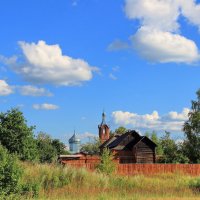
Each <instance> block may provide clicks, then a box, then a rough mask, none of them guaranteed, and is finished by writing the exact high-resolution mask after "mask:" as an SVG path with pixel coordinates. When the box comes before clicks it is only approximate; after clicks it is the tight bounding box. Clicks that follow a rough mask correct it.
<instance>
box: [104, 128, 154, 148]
mask: <svg viewBox="0 0 200 200" xmlns="http://www.w3.org/2000/svg"><path fill="white" fill-rule="evenodd" d="M140 141H144V142H146V143H148V144H149V145H150V146H152V147H156V146H157V145H156V144H155V143H154V142H153V141H152V140H150V139H149V138H148V137H146V136H141V135H140V134H139V133H138V132H136V131H134V130H132V131H127V132H126V133H124V134H122V135H115V136H113V137H111V138H110V139H108V140H107V141H105V142H104V143H103V144H102V145H101V146H100V148H109V149H113V150H128V149H129V150H131V149H132V148H133V147H134V146H137V144H138V143H139V142H140Z"/></svg>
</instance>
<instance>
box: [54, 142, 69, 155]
mask: <svg viewBox="0 0 200 200" xmlns="http://www.w3.org/2000/svg"><path fill="white" fill-rule="evenodd" d="M51 144H52V146H53V147H54V149H55V150H56V153H57V155H62V154H69V152H68V151H67V150H65V144H64V143H63V142H61V141H60V140H59V139H53V140H52V142H51Z"/></svg>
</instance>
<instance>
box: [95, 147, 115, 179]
mask: <svg viewBox="0 0 200 200" xmlns="http://www.w3.org/2000/svg"><path fill="white" fill-rule="evenodd" d="M115 168H116V166H115V163H114V162H113V155H112V153H111V152H110V150H109V149H107V148H104V149H103V152H102V154H101V162H100V163H99V164H98V165H97V170H98V171H100V172H102V173H104V174H107V175H109V174H112V173H113V172H114V171H115Z"/></svg>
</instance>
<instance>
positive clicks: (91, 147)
mask: <svg viewBox="0 0 200 200" xmlns="http://www.w3.org/2000/svg"><path fill="white" fill-rule="evenodd" d="M100 145H101V142H100V141H99V139H97V138H95V139H94V141H92V142H88V143H86V144H83V145H82V146H81V149H80V151H81V152H84V153H87V154H89V155H99V154H100V149H99V146H100Z"/></svg>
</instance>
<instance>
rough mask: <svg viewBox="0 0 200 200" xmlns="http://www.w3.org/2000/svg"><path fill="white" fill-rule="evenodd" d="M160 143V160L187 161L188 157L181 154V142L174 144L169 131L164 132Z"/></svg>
mask: <svg viewBox="0 0 200 200" xmlns="http://www.w3.org/2000/svg"><path fill="white" fill-rule="evenodd" d="M160 144H161V146H162V150H163V155H162V158H161V159H160V162H163V163H188V158H187V157H186V156H185V155H184V154H183V151H182V146H181V144H176V142H175V141H174V140H173V139H171V137H170V132H167V131H166V132H165V135H164V136H163V137H162V138H161V140H160Z"/></svg>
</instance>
